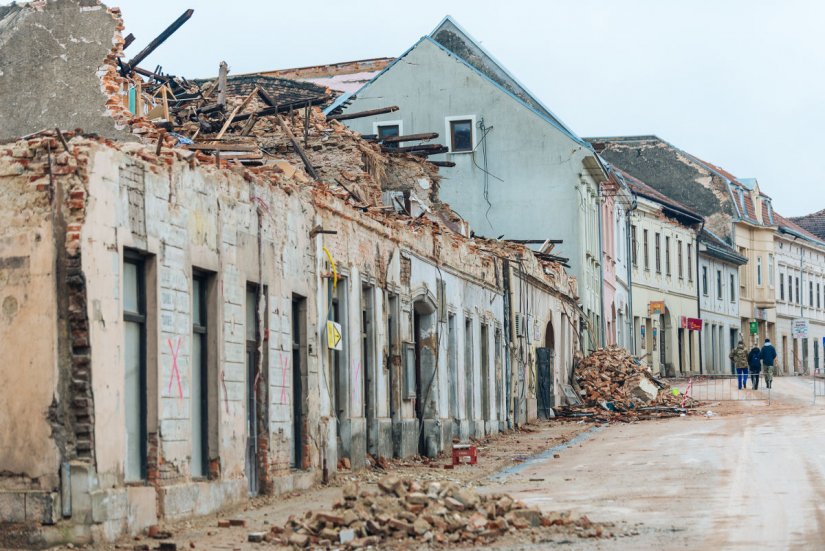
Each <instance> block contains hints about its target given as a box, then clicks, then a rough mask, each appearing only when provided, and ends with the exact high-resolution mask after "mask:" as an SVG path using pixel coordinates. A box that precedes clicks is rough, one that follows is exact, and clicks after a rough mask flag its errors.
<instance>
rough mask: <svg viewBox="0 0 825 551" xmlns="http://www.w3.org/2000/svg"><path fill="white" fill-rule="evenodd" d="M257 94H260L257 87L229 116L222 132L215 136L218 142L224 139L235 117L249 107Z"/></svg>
mask: <svg viewBox="0 0 825 551" xmlns="http://www.w3.org/2000/svg"><path fill="white" fill-rule="evenodd" d="M257 92H258V87H257V86H256V87H255V89H254V90H252V93H251V94H249V95H248V96H246V97H245V98H244V100H243V101H242V102H241V104H240V105H238V106H237V107H235V109H233V110H232V113H231V114H230V115H229V117H227V119H226V122H225V123H224V124H223V127H222V128H221V131H220V132H218V135H217V136H215V139H216V140H220V139H221V138H222V137H223V135H224V133H225V132H226V130H227V129H228V128H229V125H230V124H232V123H233V122H234V119H235V115H237V114H238V113H239V112H240V111H243V110H244V109H245V108H246V106H247V105H249V102H250V101H252V98H254V97H255V95H256V94H257Z"/></svg>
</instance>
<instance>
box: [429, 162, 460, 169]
mask: <svg viewBox="0 0 825 551" xmlns="http://www.w3.org/2000/svg"><path fill="white" fill-rule="evenodd" d="M430 163H432V164H434V165H435V166H443V167H446V168H452V167H454V166H455V163H454V162H452V161H430Z"/></svg>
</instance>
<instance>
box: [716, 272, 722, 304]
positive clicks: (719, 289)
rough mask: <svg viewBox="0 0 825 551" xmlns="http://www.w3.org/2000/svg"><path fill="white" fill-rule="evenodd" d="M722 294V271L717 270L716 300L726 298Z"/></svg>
mask: <svg viewBox="0 0 825 551" xmlns="http://www.w3.org/2000/svg"><path fill="white" fill-rule="evenodd" d="M723 294H724V293H723V292H722V270H716V299H717V300H722V299H723V298H724V296H723Z"/></svg>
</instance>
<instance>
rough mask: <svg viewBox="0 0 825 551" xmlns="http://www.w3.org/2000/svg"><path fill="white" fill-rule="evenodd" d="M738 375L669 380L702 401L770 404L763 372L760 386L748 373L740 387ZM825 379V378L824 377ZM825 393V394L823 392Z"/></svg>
mask: <svg viewBox="0 0 825 551" xmlns="http://www.w3.org/2000/svg"><path fill="white" fill-rule="evenodd" d="M738 377H739V376H738V375H696V376H691V377H670V378H668V382H669V383H670V385H671V386H673V387H676V388H678V389H679V390H680V391H681V392H682V394H683V395H684V396H685V398H693V399H694V400H699V401H701V402H739V401H742V402H745V401H758V400H763V401H766V402H768V403H769V404H770V402H771V389H769V388H767V386H766V385H765V378H764V376H763V375H762V374H760V375H759V377H758V382H759V384H758V388H756V389H754V388H753V379H752V378H751V375H750V374H748V377H747V381H746V385H745V386H744V387H743V388H739V378H738ZM823 381H825V379H823ZM823 391H824V392H825V389H823ZM823 395H825V394H823Z"/></svg>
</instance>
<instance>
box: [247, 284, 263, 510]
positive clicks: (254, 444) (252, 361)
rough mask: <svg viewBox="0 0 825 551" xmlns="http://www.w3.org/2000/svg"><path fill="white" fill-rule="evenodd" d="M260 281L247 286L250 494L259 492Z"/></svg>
mask: <svg viewBox="0 0 825 551" xmlns="http://www.w3.org/2000/svg"><path fill="white" fill-rule="evenodd" d="M258 289H259V287H258V285H247V288H246V463H245V471H246V479H247V482H248V491H249V495H250V496H256V495H258V397H257V395H256V394H257V386H258V385H257V384H256V383H257V376H258V373H259V371H258V363H259V361H260V354H259V352H258V343H259V342H260V334H261V332H260V326H259V323H258V298H259V292H258Z"/></svg>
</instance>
